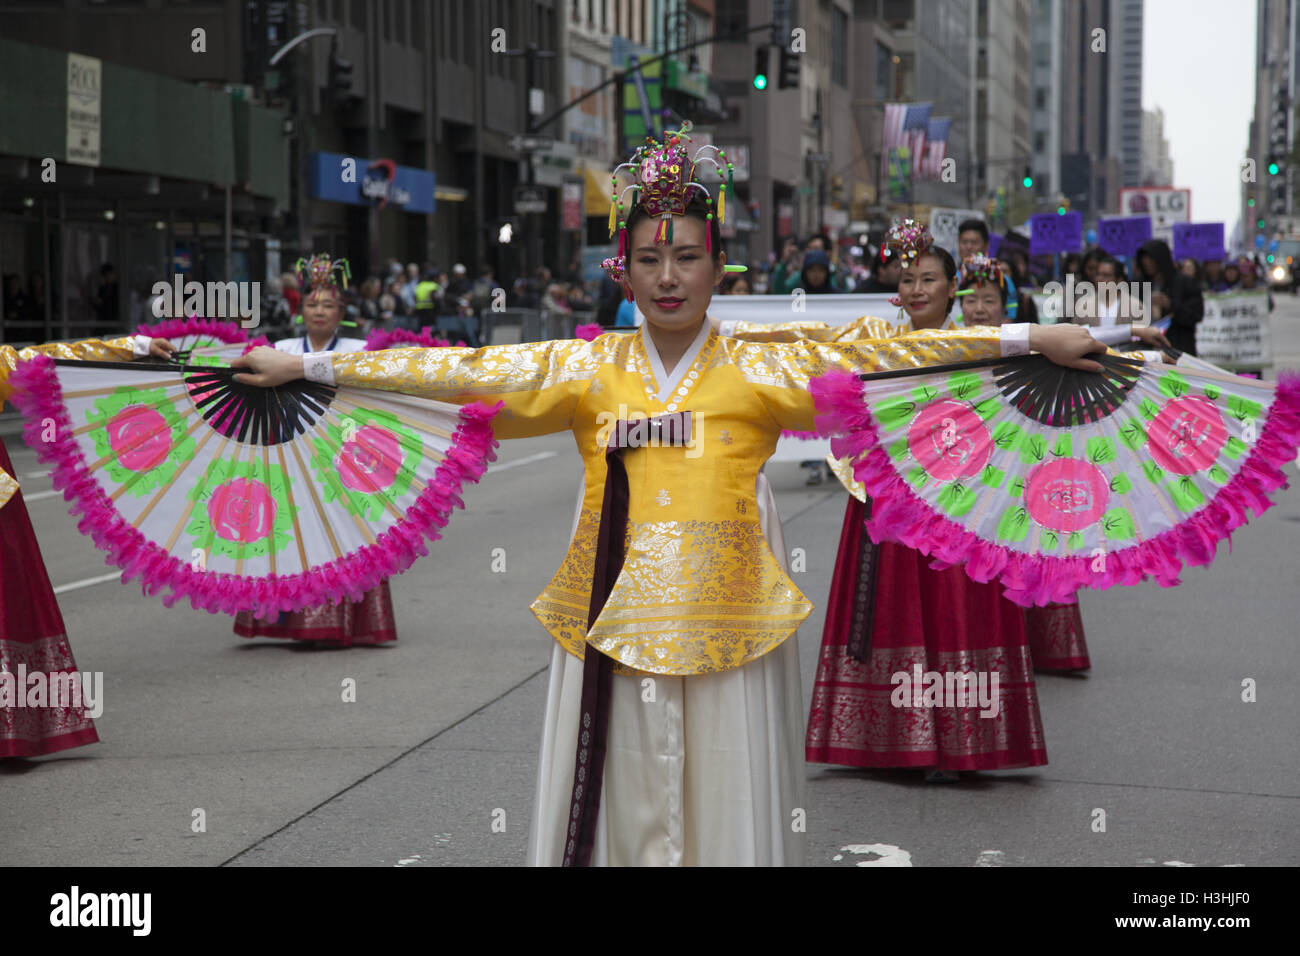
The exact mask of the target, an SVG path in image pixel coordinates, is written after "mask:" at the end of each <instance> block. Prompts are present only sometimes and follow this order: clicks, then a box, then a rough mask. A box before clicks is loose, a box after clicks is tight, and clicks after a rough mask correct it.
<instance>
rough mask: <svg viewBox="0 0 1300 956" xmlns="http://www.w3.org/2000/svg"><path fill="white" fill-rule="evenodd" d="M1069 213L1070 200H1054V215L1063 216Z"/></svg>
mask: <svg viewBox="0 0 1300 956" xmlns="http://www.w3.org/2000/svg"><path fill="white" fill-rule="evenodd" d="M1069 211H1070V200H1069V199H1068V198H1067V197H1065V196H1060V197H1058V198H1057V200H1056V214H1057V215H1058V216H1064V215H1065V214H1066V213H1067V212H1069Z"/></svg>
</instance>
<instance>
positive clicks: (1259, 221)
mask: <svg viewBox="0 0 1300 956" xmlns="http://www.w3.org/2000/svg"><path fill="white" fill-rule="evenodd" d="M1255 228H1256V229H1263V228H1264V220H1263V219H1256V220H1255Z"/></svg>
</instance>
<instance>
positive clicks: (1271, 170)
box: [1268, 159, 1282, 176]
mask: <svg viewBox="0 0 1300 956" xmlns="http://www.w3.org/2000/svg"><path fill="white" fill-rule="evenodd" d="M1281 168H1282V167H1280V166H1279V165H1278V164H1277V160H1276V159H1274V160H1271V161H1270V162H1269V164H1268V174H1269V175H1270V176H1276V175H1277V174H1278V172H1279V171H1280V170H1281Z"/></svg>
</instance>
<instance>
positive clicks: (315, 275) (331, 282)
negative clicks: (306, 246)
mask: <svg viewBox="0 0 1300 956" xmlns="http://www.w3.org/2000/svg"><path fill="white" fill-rule="evenodd" d="M293 268H294V271H295V272H296V273H298V284H299V285H300V286H301V287H302V295H303V298H304V299H305V298H306V297H307V296H308V294H309V293H311V292H317V291H320V290H323V289H334V290H335V291H336V292H337V291H339V290H340V289H346V288H347V287H348V280H349V279H351V278H352V267H351V266H350V265H348V260H346V259H333V260H331V259H330V257H329V256H328V255H326V254H324V253H317V254H316V255H314V256H312V257H311V258H310V259H299V260H298V261H297V262H296V263H295V264H294V267H293ZM335 273H338V278H337V279H335V277H334V276H335Z"/></svg>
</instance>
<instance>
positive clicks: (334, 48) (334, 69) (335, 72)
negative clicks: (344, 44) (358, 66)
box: [330, 40, 352, 99]
mask: <svg viewBox="0 0 1300 956" xmlns="http://www.w3.org/2000/svg"><path fill="white" fill-rule="evenodd" d="M351 89H352V61H350V60H345V59H343V57H342V56H341V55H340V54H339V46H338V41H337V40H335V41H334V42H333V43H332V44H331V45H330V90H332V91H333V93H334V96H335V97H337V98H339V99H342V98H344V97H345V96H347V95H348V93H349V91H350V90H351Z"/></svg>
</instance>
